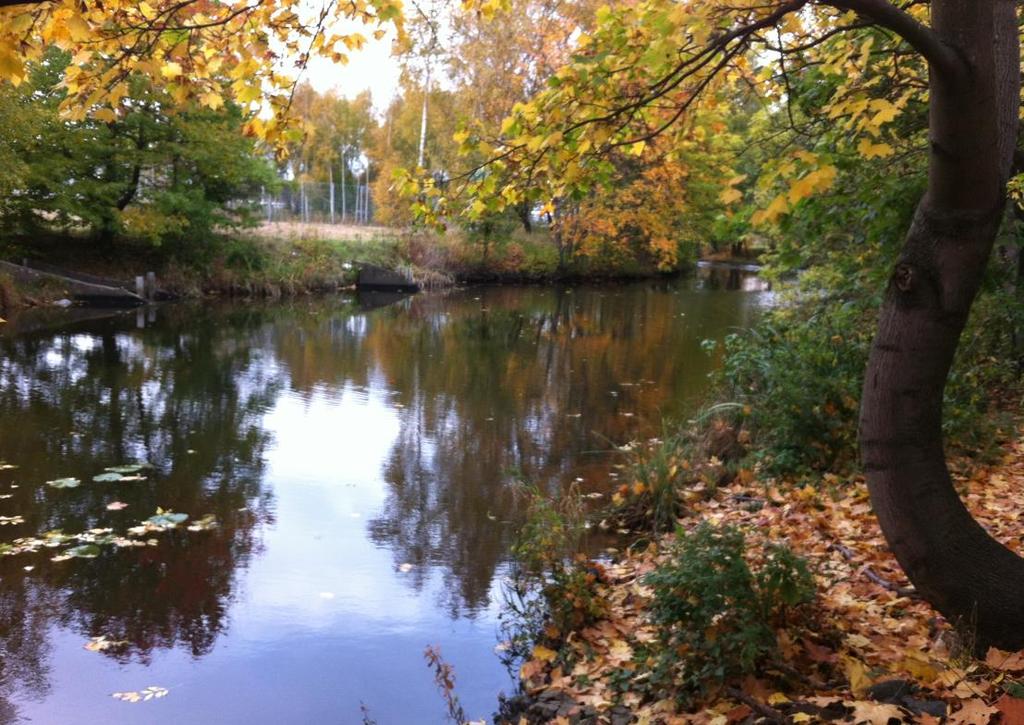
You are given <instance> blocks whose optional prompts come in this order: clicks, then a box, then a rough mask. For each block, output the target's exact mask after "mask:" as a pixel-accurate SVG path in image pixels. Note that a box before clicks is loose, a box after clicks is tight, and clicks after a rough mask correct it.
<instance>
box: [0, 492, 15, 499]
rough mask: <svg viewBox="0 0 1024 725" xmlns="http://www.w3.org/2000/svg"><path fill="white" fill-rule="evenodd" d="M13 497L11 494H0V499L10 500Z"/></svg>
mask: <svg viewBox="0 0 1024 725" xmlns="http://www.w3.org/2000/svg"><path fill="white" fill-rule="evenodd" d="M13 496H14V494H13V493H4V494H0V499H5V498H12V497H13Z"/></svg>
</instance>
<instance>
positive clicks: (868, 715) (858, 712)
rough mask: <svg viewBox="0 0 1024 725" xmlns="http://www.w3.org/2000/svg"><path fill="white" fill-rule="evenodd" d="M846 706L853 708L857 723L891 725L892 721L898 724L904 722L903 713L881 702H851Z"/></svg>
mask: <svg viewBox="0 0 1024 725" xmlns="http://www.w3.org/2000/svg"><path fill="white" fill-rule="evenodd" d="M846 704H847V705H850V706H852V707H853V721H854V722H857V723H870V724H871V725H889V721H890V720H892V719H895V720H896V721H897V722H902V721H903V711H902V710H900V709H899V708H898V707H897V706H896V705H886V704H883V703H879V702H850V703H846Z"/></svg>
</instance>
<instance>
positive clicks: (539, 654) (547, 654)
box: [533, 644, 558, 662]
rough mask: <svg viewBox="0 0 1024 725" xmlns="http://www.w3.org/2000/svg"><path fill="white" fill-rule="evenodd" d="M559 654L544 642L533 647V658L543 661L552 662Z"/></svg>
mask: <svg viewBox="0 0 1024 725" xmlns="http://www.w3.org/2000/svg"><path fill="white" fill-rule="evenodd" d="M557 656H558V653H557V652H555V651H554V650H553V649H549V648H547V647H545V646H544V645H542V644H539V645H537V646H536V647H534V648H533V659H535V660H540V661H541V662H551V661H553V660H554V659H555V657H557Z"/></svg>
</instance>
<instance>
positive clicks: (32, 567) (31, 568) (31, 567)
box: [21, 564, 35, 571]
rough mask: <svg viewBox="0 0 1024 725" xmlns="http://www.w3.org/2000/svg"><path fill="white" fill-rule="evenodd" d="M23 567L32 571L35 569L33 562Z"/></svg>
mask: <svg viewBox="0 0 1024 725" xmlns="http://www.w3.org/2000/svg"><path fill="white" fill-rule="evenodd" d="M21 568H22V569H24V570H25V571H32V570H33V569H35V567H34V566H32V565H31V564H29V565H28V566H23V567H21Z"/></svg>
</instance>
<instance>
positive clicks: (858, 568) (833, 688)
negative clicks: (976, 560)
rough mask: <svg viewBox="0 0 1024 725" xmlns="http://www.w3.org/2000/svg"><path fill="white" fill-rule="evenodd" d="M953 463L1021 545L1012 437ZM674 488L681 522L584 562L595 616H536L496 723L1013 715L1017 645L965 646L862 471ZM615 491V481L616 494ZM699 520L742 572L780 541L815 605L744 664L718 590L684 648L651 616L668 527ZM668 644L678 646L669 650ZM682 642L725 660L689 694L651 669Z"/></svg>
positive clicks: (979, 512) (744, 473)
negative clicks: (797, 483) (883, 525)
mask: <svg viewBox="0 0 1024 725" xmlns="http://www.w3.org/2000/svg"><path fill="white" fill-rule="evenodd" d="M956 470H959V473H955V474H954V479H955V480H956V482H957V486H958V489H959V490H960V491H961V493H962V496H963V499H964V501H965V503H966V504H967V507H968V508H969V509H970V511H971V513H972V514H973V515H974V516H975V518H976V519H977V520H978V521H979V523H981V524H982V525H983V526H984V527H986V529H987V530H988V531H989V532H991V533H992V534H993V535H994V536H995V537H996V538H997V539H999V540H1000V541H1001V542H1002V543H1003V544H1005V545H1006V546H1007V547H1009V548H1010V549H1011V550H1013V551H1015V552H1018V553H1020V551H1021V549H1022V544H1021V531H1020V525H1019V511H1018V510H1017V508H1016V506H1015V504H1014V502H1017V501H1019V500H1020V498H1021V495H1022V493H1024V442H1021V441H1019V440H1016V439H1015V440H1012V441H1009V442H1007V443H1005V444H1004V445H1003V447H1002V457H1001V460H999V461H998V462H996V463H995V464H993V465H990V466H987V467H981V468H978V467H970V468H969V467H967V466H966V465H960V466H957V465H956V463H954V471H956ZM633 485H636V484H633ZM679 493H680V495H681V497H682V500H683V501H685V509H684V511H683V515H682V516H681V518H679V520H678V525H679V527H680V531H681V532H682V533H679V534H670V535H664V536H660V537H657V538H655V539H654V540H653V541H650V542H649V543H648V544H647V545H643V546H640V547H633V548H627V549H626V550H625V553H622V554H618V555H615V556H614V557H613V558H612V559H610V560H609V561H606V562H604V563H603V564H597V565H590V566H592V567H593V566H598V567H599V568H600V575H599V576H597V577H595V578H594V584H593V588H592V591H591V593H590V596H591V597H592V598H593V601H597V602H600V603H601V607H600V608H599V610H600V611H601V612H602V616H600V617H598V618H596V619H594V620H593V621H591V622H590V623H589V624H588V625H587V626H585V627H582V628H580V629H578V630H574V631H572V632H567V633H562V632H557V631H556V630H554V629H552V628H551V627H550V625H549V627H548V629H547V632H546V634H545V635H543V636H542V637H541V638H540V639H539V640H538V641H537V643H536V645H535V647H534V648H533V650H532V654H531V656H530V657H528V658H527V660H526V661H525V662H524V663H523V664H522V667H521V669H520V676H521V683H522V687H523V691H524V696H522V697H520V698H518V699H514V700H512V701H510V702H507V703H506V710H505V716H506V721H508V722H519V721H520V720H519V718H520V717H525V718H526V720H527V721H528V722H531V723H534V722H537V723H539V722H549V721H557V722H573V723H575V722H598V721H600V722H623V723H625V722H645V723H744V722H751V723H752V722H779V723H781V722H797V723H799V722H828V721H835V722H858V723H862V722H868V723H894V722H908V723H909V722H917V723H937V722H939V721H940V720H941V719H942V718H947V719H946V720H944V721H945V722H948V723H989V722H1003V723H1018V722H1024V718H1022V714H1024V699H1021V698H1024V682H1022V680H1024V657H1021V656H1020V655H1019V654H1010V653H1005V652H999V651H997V650H990V651H989V652H988V653H987V656H986V657H985V658H984V659H982V660H977V659H974V658H973V657H972V656H971V655H970V654H969V651H970V649H971V630H970V626H969V624H964V623H951V622H947V621H945V620H944V619H943V618H942V617H941V616H940V615H938V614H937V613H936V612H935V611H934V610H933V609H932V608H931V607H930V606H929V605H927V604H926V603H925V602H924V601H923V600H921V599H920V598H919V597H918V596H917V594H916V592H915V591H914V589H913V587H912V586H910V584H909V583H908V582H907V581H906V580H905V579H904V577H903V574H902V571H901V569H900V567H899V565H898V564H897V562H896V561H895V559H894V558H893V556H892V555H891V554H890V553H889V551H888V549H887V547H886V545H885V542H884V540H883V539H882V538H881V534H880V531H879V528H878V524H877V521H876V520H875V519H874V516H873V514H872V512H871V505H870V502H869V500H868V497H867V492H866V487H865V485H864V482H863V480H861V479H860V478H846V479H844V478H840V477H837V476H833V475H826V476H825V477H824V479H823V480H822V482H821V485H820V486H817V487H814V486H809V485H808V486H805V487H803V488H788V489H784V488H783V487H782V486H781V484H778V483H777V482H775V481H773V480H770V479H762V478H760V477H759V476H758V475H757V474H756V473H755V472H753V471H750V470H746V469H743V470H740V471H739V473H738V474H737V475H736V477H735V479H734V480H732V482H731V483H728V484H726V485H722V486H718V487H713V486H708V485H706V484H703V483H702V484H698V485H693V486H691V487H689V488H687V489H684V490H681V491H680V492H679ZM629 495H630V491H629V487H628V486H624V487H623V489H621V490H620V491H619V493H618V494H617V496H619V497H620V498H621V497H623V496H629ZM702 522H707V523H709V524H711V525H712V526H713V527H715V528H716V530H718V531H724V530H727V529H728V528H729V527H734V528H733V530H736V531H740V532H742V535H743V537H744V538H745V547H746V548H745V552H744V555H743V558H744V559H745V561H746V563H747V564H748V565H749V566H750V568H751V570H753V571H755V572H758V571H761V572H763V571H764V569H763V568H760V569H759V567H763V566H764V565H765V562H767V561H769V560H770V559H772V557H773V556H775V555H776V554H775V553H774V552H775V551H776V548H775V547H777V545H779V544H786V545H787V546H788V547H789V548H790V549H791V550H792V553H793V554H794V555H796V556H798V557H801V558H802V559H803V560H804V561H806V562H807V565H808V570H809V571H810V572H811V573H812V575H813V577H814V584H815V591H816V594H815V596H814V599H813V601H811V602H809V603H806V604H801V605H800V606H798V607H794V608H792V610H791V611H790V612H789V614H788V615H787V618H786V619H785V621H784V623H783V625H784V626H779V625H780V622H779V621H778V620H777V621H775V622H774V625H775V626H774V627H773V630H772V634H773V637H774V642H773V643H771V644H770V646H768V647H767V648H765V649H764V650H761V651H760V653H759V655H758V656H757V657H756V660H755V661H749V660H748V661H746V662H745V663H744V664H745V667H744V668H743V669H745V670H746V671H744V672H742V673H741V672H739V671H736V670H731V669H730V667H732V666H734V665H735V662H732V663H730V662H729V657H730V652H731V650H730V647H731V646H734V645H735V643H736V641H735V637H737V636H740V637H742V636H752V635H749V631H750V630H747V631H746V632H742V631H737V630H736V629H731V628H730V627H731V626H732V625H736V624H737V621H736V620H734V619H732V617H733V616H734V610H737V609H741V608H742V606H743V603H742V601H740V600H732V599H729V600H727V601H729V602H731V603H730V604H728V605H727V606H725V607H724V608H723V609H722V610H721V611H718V612H717V613H714V616H713V617H711V619H710V620H709V622H708V623H706V624H707V625H708V626H707V628H706V629H705V630H704V631H702V632H700V633H699V634H698V635H697V638H696V639H692V640H690V641H689V643H688V644H680V642H679V640H678V639H672V638H669V639H666V635H667V634H668V630H667V629H666V627H665V626H664V621H663V620H662V624H661V626H659V624H658V623H657V621H656V620H658V616H659V615H662V616H663V615H664V598H665V596H666V594H665V590H664V588H663V587H662V590H661V591H660V592H659V591H658V586H659V584H658V581H656V580H652V579H650V578H648V577H649V576H650V575H651V574H652V573H653V572H665V571H668V570H672V569H673V567H677V566H678V565H679V564H678V562H679V556H680V554H681V551H680V543H679V540H680V538H681V539H683V540H687V539H688V537H695V536H697V534H695V533H694V532H696V531H698V530H699V529H700V526H701V525H702ZM689 540H690V541H692V540H693V539H692V538H690V539H689ZM692 554H693V552H692V550H691V551H690V555H691V556H692ZM659 576H662V575H659ZM711 576H712V578H713V575H711ZM656 579H657V577H656ZM755 580H757V575H756V574H755ZM760 581H761V582H762V586H763V579H762V580H760ZM663 582H664V577H663V576H662V579H661V583H662V584H663ZM734 584H735V582H734ZM735 585H736V586H737V587H740V584H735ZM702 586H714V585H709V584H707V582H705V583H704V584H702ZM756 588H757V587H756V586H755V590H756ZM738 591H739V589H737V590H736V592H731V593H730V596H731V594H736V593H738ZM719 593H721V592H719ZM676 594H677V595H679V596H682V597H690V598H691V599H690V601H691V603H693V606H698V604H697V599H700V600H701V602H704V601H710V599H709V597H711V593H710V592H709V591H703V592H695V591H679V592H676ZM694 597H696V598H697V599H694ZM709 606H710V605H709ZM684 609H685V607H684ZM690 611H691V614H693V612H694V611H695V610H690ZM676 626H678V627H686V626H687V623H686V622H680V623H678V624H677V625H676ZM666 643H669V644H672V645H674V646H676V647H678V648H679V649H678V650H677V651H676V652H675V653H674V654H672V655H671V656H669V658H668V660H666V659H665V655H664V652H665V650H664V647H665V645H666ZM702 648H703V649H702ZM696 651H700V652H701V653H702V656H705V658H707V657H711V658H714V657H718V658H720V662H719V665H720V666H721V667H724V668H725V669H724V670H721V669H720V670H710V672H712V675H713V674H714V672H717V673H718V675H719V677H718V678H717V679H716V677H714V676H711V677H710V678H709V681H708V683H707V687H706V689H704V690H703V691H702V692H700V693H699V694H697V693H694V692H693V691H692V690H687V689H686V687H685V686H683V685H680V682H681V680H679V679H678V678H680V677H682V678H683V679H684V680H685V677H686V673H685V672H684V671H682V670H678V669H671V668H669V670H668V671H666V669H665V663H666V661H670V662H673V663H676V664H678V663H681V662H684V661H688V662H689V664H690V665H693V664H694V661H693V660H692V659H690V660H688V659H687V658H692V657H693V655H694V652H696ZM733 654H735V653H733ZM702 663H703V664H706V663H707V660H706V659H705V660H702ZM723 672H724V675H723ZM691 684H692V683H691ZM1000 717H1001V719H1000Z"/></svg>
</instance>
